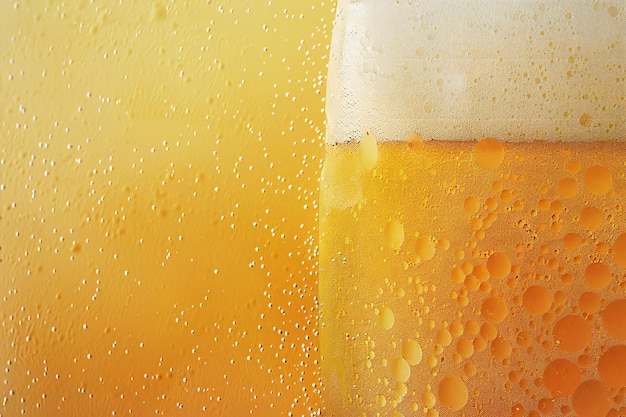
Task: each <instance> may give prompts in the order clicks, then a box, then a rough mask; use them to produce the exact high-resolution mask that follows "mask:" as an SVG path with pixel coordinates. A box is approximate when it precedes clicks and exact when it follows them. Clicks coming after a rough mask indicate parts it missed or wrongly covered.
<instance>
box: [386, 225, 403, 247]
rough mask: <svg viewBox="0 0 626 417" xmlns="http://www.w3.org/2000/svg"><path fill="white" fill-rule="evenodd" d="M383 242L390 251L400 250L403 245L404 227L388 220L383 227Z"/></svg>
mask: <svg viewBox="0 0 626 417" xmlns="http://www.w3.org/2000/svg"><path fill="white" fill-rule="evenodd" d="M385 242H386V243H387V245H388V246H389V247H390V248H391V249H395V250H397V249H400V247H402V244H403V243H404V226H402V223H400V221H399V220H397V219H393V220H390V221H389V222H388V223H387V224H386V225H385Z"/></svg>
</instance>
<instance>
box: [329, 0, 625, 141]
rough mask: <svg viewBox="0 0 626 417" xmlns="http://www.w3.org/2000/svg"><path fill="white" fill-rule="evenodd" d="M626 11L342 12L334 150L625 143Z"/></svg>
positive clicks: (592, 4) (469, 4)
mask: <svg viewBox="0 0 626 417" xmlns="http://www.w3.org/2000/svg"><path fill="white" fill-rule="evenodd" d="M624 33H626V6H625V5H624V4H622V3H621V2H612V3H611V2H607V3H605V2H597V1H592V0H575V1H567V2H557V1H553V2H549V1H548V2H546V1H536V0H509V1H505V2H501V1H493V0H489V1H487V0H477V1H463V0H449V1H421V2H420V1H407V0H399V1H380V0H362V1H358V0H339V4H338V7H337V18H336V22H335V31H334V35H333V36H334V37H333V42H332V47H331V57H330V63H329V76H328V92H327V96H328V98H327V115H328V125H327V128H328V132H327V133H328V135H327V137H328V139H327V140H328V143H330V144H334V143H343V142H349V141H359V140H360V138H361V136H362V134H363V132H365V131H370V132H372V133H373V134H374V136H375V137H376V138H377V140H379V141H404V140H407V138H408V137H409V135H410V134H411V133H412V132H419V133H420V134H421V135H422V136H423V138H424V140H476V139H479V138H482V137H487V136H491V137H496V138H498V139H499V140H505V141H532V140H549V141H594V140H624V139H626V117H625V116H624V115H625V114H626V93H625V90H626V40H625V39H624V38H623V34H624Z"/></svg>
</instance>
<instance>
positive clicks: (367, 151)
mask: <svg viewBox="0 0 626 417" xmlns="http://www.w3.org/2000/svg"><path fill="white" fill-rule="evenodd" d="M359 161H360V162H361V168H362V169H363V170H364V171H370V170H372V169H374V167H375V166H376V162H378V144H377V143H376V138H375V137H374V135H372V134H371V133H370V132H365V133H364V134H363V136H361V142H360V143H359Z"/></svg>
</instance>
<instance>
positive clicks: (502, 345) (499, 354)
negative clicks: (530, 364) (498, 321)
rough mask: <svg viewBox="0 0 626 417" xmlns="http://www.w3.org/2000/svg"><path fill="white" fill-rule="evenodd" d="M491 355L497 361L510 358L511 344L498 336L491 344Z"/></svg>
mask: <svg viewBox="0 0 626 417" xmlns="http://www.w3.org/2000/svg"><path fill="white" fill-rule="evenodd" d="M490 350H491V355H492V356H493V357H494V358H496V359H499V360H503V359H506V358H508V357H509V356H511V344H510V343H509V341H508V340H506V339H505V338H503V337H502V336H498V337H496V338H495V339H493V341H492V342H491V348H490Z"/></svg>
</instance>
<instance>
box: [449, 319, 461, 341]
mask: <svg viewBox="0 0 626 417" xmlns="http://www.w3.org/2000/svg"><path fill="white" fill-rule="evenodd" d="M450 334H451V335H452V337H459V336H461V335H462V334H463V324H462V323H461V322H459V321H453V322H452V323H450Z"/></svg>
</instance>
